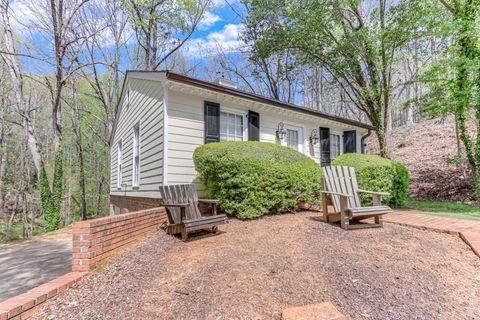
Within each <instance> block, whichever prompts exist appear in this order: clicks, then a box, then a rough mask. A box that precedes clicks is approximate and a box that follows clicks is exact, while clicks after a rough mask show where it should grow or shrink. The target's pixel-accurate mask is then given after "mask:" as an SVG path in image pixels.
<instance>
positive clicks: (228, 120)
mask: <svg viewBox="0 0 480 320" xmlns="http://www.w3.org/2000/svg"><path fill="white" fill-rule="evenodd" d="M243 140H244V139H243V116H242V115H240V114H235V113H229V112H220V141H243Z"/></svg>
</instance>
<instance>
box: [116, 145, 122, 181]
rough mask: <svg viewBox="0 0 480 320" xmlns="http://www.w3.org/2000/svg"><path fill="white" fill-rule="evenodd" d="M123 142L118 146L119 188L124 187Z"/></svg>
mask: <svg viewBox="0 0 480 320" xmlns="http://www.w3.org/2000/svg"><path fill="white" fill-rule="evenodd" d="M122 157H123V149H122V141H120V142H119V143H118V144H117V188H121V187H122Z"/></svg>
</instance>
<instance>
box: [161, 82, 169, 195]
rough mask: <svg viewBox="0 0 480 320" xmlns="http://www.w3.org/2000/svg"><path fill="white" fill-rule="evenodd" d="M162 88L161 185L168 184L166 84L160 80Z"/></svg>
mask: <svg viewBox="0 0 480 320" xmlns="http://www.w3.org/2000/svg"><path fill="white" fill-rule="evenodd" d="M162 88H163V166H162V171H163V172H162V185H164V186H166V185H168V86H167V81H162Z"/></svg>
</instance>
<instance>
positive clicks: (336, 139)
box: [330, 134, 342, 160]
mask: <svg viewBox="0 0 480 320" xmlns="http://www.w3.org/2000/svg"><path fill="white" fill-rule="evenodd" d="M341 147H342V146H341V143H340V135H339V134H330V158H331V159H332V160H333V159H335V158H336V157H338V156H339V155H340V154H341V153H342V149H341Z"/></svg>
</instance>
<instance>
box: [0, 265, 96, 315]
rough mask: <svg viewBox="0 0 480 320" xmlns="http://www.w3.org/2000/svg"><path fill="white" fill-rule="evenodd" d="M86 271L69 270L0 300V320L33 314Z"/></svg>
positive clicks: (69, 286) (72, 284)
mask: <svg viewBox="0 0 480 320" xmlns="http://www.w3.org/2000/svg"><path fill="white" fill-rule="evenodd" d="M86 274H87V272H70V273H67V274H65V275H63V276H60V277H58V278H56V279H54V280H51V281H49V282H47V283H44V284H42V285H40V286H38V287H36V288H33V289H31V290H29V291H27V292H25V293H22V294H20V295H18V296H16V297H12V298H10V299H7V300H5V301H3V302H0V320H24V319H28V318H30V317H31V316H33V315H34V314H35V313H36V312H37V311H38V309H39V308H40V307H41V305H42V304H43V303H45V301H47V300H49V299H51V298H53V297H55V296H56V295H57V294H60V293H62V292H64V291H65V290H67V289H68V288H71V287H73V286H74V285H75V284H77V283H78V282H79V281H80V280H82V279H83V277H85V275H86Z"/></svg>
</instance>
